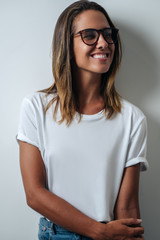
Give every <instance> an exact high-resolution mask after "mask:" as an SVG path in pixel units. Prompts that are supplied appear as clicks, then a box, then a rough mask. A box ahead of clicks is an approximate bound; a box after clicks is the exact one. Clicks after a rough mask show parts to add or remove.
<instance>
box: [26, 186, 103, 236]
mask: <svg viewBox="0 0 160 240" xmlns="http://www.w3.org/2000/svg"><path fill="white" fill-rule="evenodd" d="M27 203H28V205H29V206H30V207H31V208H32V209H34V210H35V211H37V212H39V213H40V214H42V215H43V216H45V217H46V218H48V219H49V220H50V221H52V222H54V223H55V224H57V225H60V226H62V227H64V228H65V229H67V230H69V231H72V232H76V233H79V234H81V235H84V236H87V237H90V238H93V239H96V236H98V234H99V231H100V228H101V225H102V224H101V223H99V222H97V221H95V220H93V219H91V218H89V217H88V216H86V215H85V214H83V213H82V212H80V211H79V210H78V209H76V208H75V207H73V206H72V205H71V204H69V203H68V202H66V201H65V200H63V199H62V198H60V197H58V196H56V195H54V194H52V193H51V192H49V191H48V190H47V189H45V188H42V187H40V188H38V189H36V190H35V191H34V193H33V194H32V195H31V196H30V197H27Z"/></svg>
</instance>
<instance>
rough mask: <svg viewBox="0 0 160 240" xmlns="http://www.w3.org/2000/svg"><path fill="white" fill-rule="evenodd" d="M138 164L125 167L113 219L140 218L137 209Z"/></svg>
mask: <svg viewBox="0 0 160 240" xmlns="http://www.w3.org/2000/svg"><path fill="white" fill-rule="evenodd" d="M139 173H140V164H136V165H133V166H131V167H128V168H125V170H124V174H123V179H122V182H121V187H120V191H119V195H118V198H117V202H116V205H115V211H114V215H115V219H121V218H130V217H133V218H140V211H139V198H138V195H139V175H140V174H139Z"/></svg>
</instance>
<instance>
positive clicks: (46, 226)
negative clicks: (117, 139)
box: [38, 217, 91, 240]
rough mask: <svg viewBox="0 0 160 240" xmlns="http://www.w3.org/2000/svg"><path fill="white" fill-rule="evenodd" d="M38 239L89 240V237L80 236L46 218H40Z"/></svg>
mask: <svg viewBox="0 0 160 240" xmlns="http://www.w3.org/2000/svg"><path fill="white" fill-rule="evenodd" d="M38 239H39V240H59V239H64V240H91V238H87V237H84V236H81V235H79V234H77V233H74V232H70V231H68V230H66V229H64V228H62V227H60V226H58V225H56V224H54V223H52V222H50V221H48V220H47V219H46V218H43V217H42V218H40V222H39V232H38Z"/></svg>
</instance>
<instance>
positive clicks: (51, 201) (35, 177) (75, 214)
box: [19, 141, 143, 240]
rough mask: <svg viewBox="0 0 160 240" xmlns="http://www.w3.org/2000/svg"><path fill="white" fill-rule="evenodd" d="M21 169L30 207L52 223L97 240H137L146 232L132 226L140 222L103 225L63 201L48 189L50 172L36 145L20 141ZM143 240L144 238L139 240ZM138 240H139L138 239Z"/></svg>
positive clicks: (128, 220)
mask: <svg viewBox="0 0 160 240" xmlns="http://www.w3.org/2000/svg"><path fill="white" fill-rule="evenodd" d="M19 144H20V167H21V173H22V178H23V183H24V188H25V192H26V199H27V203H28V205H29V206H30V207H31V208H33V209H34V210H35V211H37V212H39V213H40V214H42V215H43V216H45V217H46V218H48V219H49V220H51V221H52V222H54V223H56V224H58V225H60V226H62V227H64V228H66V229H68V230H70V231H73V232H76V233H79V234H81V235H84V236H88V237H90V238H92V239H95V240H105V239H106V240H111V239H112V240H121V239H124V237H128V238H127V239H128V240H130V239H135V238H134V237H133V236H135V234H142V233H143V228H142V227H137V228H135V229H133V228H131V227H129V226H128V225H132V224H137V223H139V222H140V221H138V220H137V219H121V220H117V221H113V222H111V223H109V224H102V223H99V222H97V221H95V220H93V219H91V218H89V217H87V216H86V215H84V214H83V213H82V212H80V211H79V210H78V209H76V208H74V207H73V206H72V205H70V204H69V203H68V202H66V201H65V200H63V199H62V198H60V197H58V196H56V195H55V194H53V193H51V192H50V191H48V190H47V189H46V171H45V167H44V164H43V161H42V158H41V154H40V152H39V150H38V148H36V147H35V146H33V145H30V144H28V143H25V142H22V141H19ZM139 239H141V238H139ZM135 240H138V238H136V239H135Z"/></svg>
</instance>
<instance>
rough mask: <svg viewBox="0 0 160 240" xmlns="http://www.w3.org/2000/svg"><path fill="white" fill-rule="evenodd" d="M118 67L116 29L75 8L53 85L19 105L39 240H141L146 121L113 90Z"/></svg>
mask: <svg viewBox="0 0 160 240" xmlns="http://www.w3.org/2000/svg"><path fill="white" fill-rule="evenodd" d="M120 62H121V43H120V38H119V35H118V29H117V28H116V27H115V26H114V24H113V23H112V21H111V19H110V18H109V16H108V14H107V13H106V11H105V10H104V9H103V8H102V7H101V6H100V5H98V4H97V3H95V2H90V1H87V0H83V1H77V2H75V3H73V4H71V5H70V6H68V7H67V8H66V9H65V10H64V11H63V12H62V14H61V15H60V17H59V19H58V21H57V24H56V27H55V32H54V37H53V76H54V83H53V85H52V86H51V87H49V88H47V89H45V90H43V91H40V92H36V93H34V94H32V95H30V96H28V97H26V98H25V99H24V100H23V103H22V108H21V116H20V125H19V130H18V135H17V139H18V140H19V144H20V165H21V172H22V177H23V182H24V188H25V192H26V198H27V203H28V205H29V206H30V207H31V208H33V209H34V210H36V211H37V212H39V213H40V214H41V218H40V225H39V234H38V236H39V240H42V239H46V240H47V239H84V240H85V239H95V240H105V239H106V240H122V239H128V240H134V239H135V240H137V239H139V240H140V239H143V236H142V234H143V232H144V229H143V227H141V226H140V223H141V220H140V219H139V218H140V212H139V204H138V187H139V173H140V170H146V169H147V166H148V164H147V160H146V141H147V137H146V132H147V127H146V117H145V116H144V114H143V113H142V112H141V111H140V110H139V109H138V108H137V107H136V106H134V105H133V104H131V103H129V102H127V101H126V100H124V99H123V98H121V97H120V96H119V94H118V93H117V92H116V90H115V87H114V79H115V75H116V72H117V70H118V68H119V65H120ZM104 223H105V224H104Z"/></svg>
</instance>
